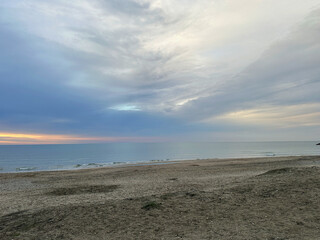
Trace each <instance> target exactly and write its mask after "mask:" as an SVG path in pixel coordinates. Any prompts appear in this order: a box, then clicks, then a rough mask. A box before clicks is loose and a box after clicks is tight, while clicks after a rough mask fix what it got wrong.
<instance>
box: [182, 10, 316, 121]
mask: <svg viewBox="0 0 320 240" xmlns="http://www.w3.org/2000/svg"><path fill="white" fill-rule="evenodd" d="M319 39H320V11H319V10H316V11H314V12H312V13H311V14H310V15H309V16H308V17H307V18H306V19H305V20H304V22H303V23H302V24H299V26H296V28H295V29H294V30H293V31H292V32H291V33H290V34H289V35H288V36H287V37H285V38H283V39H282V40H279V41H277V42H276V43H274V44H272V45H271V46H270V48H269V49H268V50H266V51H265V52H264V53H263V54H262V55H261V56H260V58H259V59H258V60H257V61H255V62H254V63H252V64H251V65H250V66H248V67H247V68H246V69H245V70H244V71H242V72H241V73H239V74H238V75H237V76H235V77H234V78H233V79H232V80H230V81H226V82H225V83H224V85H223V86H222V87H221V88H219V89H214V88H211V89H210V90H209V91H212V92H215V94H212V95H211V96H209V97H205V98H200V99H199V100H196V101H192V102H190V104H188V105H187V106H185V107H184V108H183V109H181V111H180V114H181V115H182V116H189V117H192V118H194V119H195V120H201V119H205V118H208V117H212V116H218V115H221V114H224V113H228V112H233V111H239V110H244V109H250V108H259V107H261V106H265V105H273V106H279V107H281V106H288V105H293V104H304V103H317V102H319V101H320V95H319V89H320V77H319V76H320V68H319V63H320V42H319Z"/></svg>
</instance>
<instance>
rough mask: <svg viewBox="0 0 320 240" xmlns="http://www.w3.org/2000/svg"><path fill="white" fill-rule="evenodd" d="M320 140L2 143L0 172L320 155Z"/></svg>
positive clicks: (0, 148)
mask: <svg viewBox="0 0 320 240" xmlns="http://www.w3.org/2000/svg"><path fill="white" fill-rule="evenodd" d="M316 143H317V142H251V143H106V144H61V145H19V146H0V173H1V172H21V171H38V170H61V169H77V168H90V167H99V166H110V165H112V166H114V165H118V164H125V163H139V162H150V163H165V162H166V161H168V160H185V159H205V158H238V157H265V156H269V157H273V156H300V155H320V147H319V146H316Z"/></svg>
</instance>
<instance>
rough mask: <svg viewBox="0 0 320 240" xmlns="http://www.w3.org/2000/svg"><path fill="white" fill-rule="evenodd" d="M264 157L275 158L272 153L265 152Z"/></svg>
mask: <svg viewBox="0 0 320 240" xmlns="http://www.w3.org/2000/svg"><path fill="white" fill-rule="evenodd" d="M265 155H266V156H267V157H274V156H276V154H275V153H273V152H266V153H265Z"/></svg>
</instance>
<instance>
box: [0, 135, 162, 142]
mask: <svg viewBox="0 0 320 240" xmlns="http://www.w3.org/2000/svg"><path fill="white" fill-rule="evenodd" d="M158 140H159V138H153V137H94V136H93V137H90V136H89V137H88V136H78V135H56V134H31V133H7V132H5V133H4V132H0V145H32V144H72V143H99V142H154V141H158Z"/></svg>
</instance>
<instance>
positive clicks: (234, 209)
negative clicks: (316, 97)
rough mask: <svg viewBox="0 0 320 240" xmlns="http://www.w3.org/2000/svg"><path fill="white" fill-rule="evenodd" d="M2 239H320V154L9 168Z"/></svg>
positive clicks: (0, 214) (0, 217) (3, 183)
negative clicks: (24, 170)
mask: <svg viewBox="0 0 320 240" xmlns="http://www.w3.org/2000/svg"><path fill="white" fill-rule="evenodd" d="M0 191H1V197H0V239H4V240H5V239H80V240H82V239H83V240H90V239H268V240H275V239H278V240H280V239H319V238H320V157H319V156H305V157H269V158H255V159H221V160H217V159H212V160H210V159H207V160H192V161H181V162H178V163H172V164H161V165H145V166H121V167H114V168H96V169H85V170H75V171H56V172H30V173H2V174H0Z"/></svg>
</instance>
